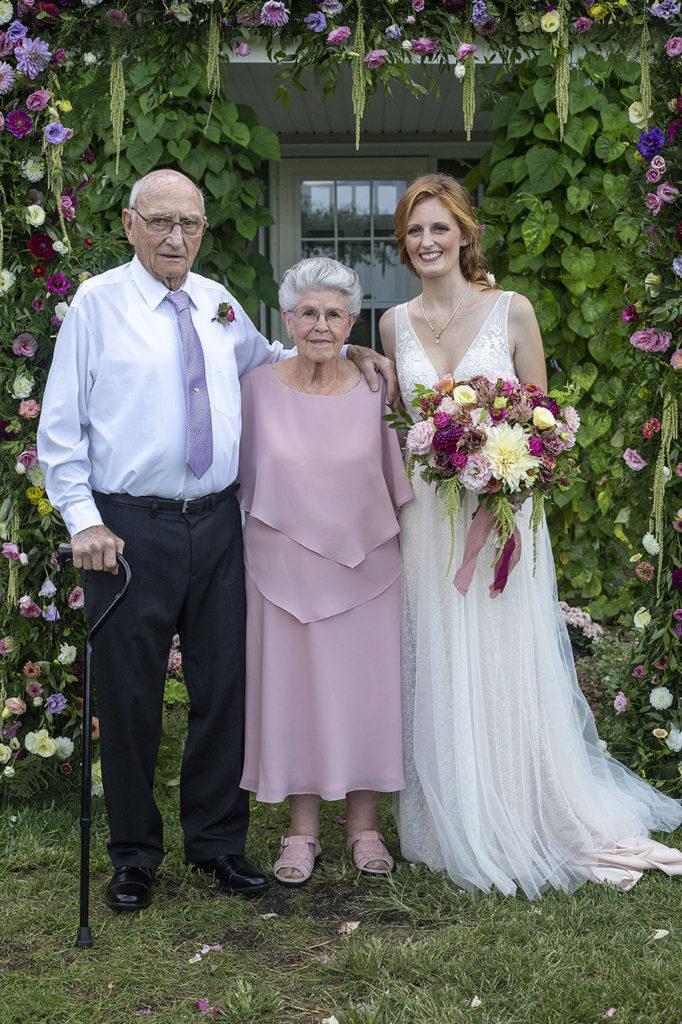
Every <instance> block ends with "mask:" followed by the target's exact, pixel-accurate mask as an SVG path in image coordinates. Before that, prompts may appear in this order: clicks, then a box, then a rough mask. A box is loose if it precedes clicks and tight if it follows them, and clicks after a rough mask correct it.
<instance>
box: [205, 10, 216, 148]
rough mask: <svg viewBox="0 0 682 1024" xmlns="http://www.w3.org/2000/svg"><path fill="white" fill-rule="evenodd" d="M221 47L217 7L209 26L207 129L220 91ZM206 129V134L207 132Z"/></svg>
mask: <svg viewBox="0 0 682 1024" xmlns="http://www.w3.org/2000/svg"><path fill="white" fill-rule="evenodd" d="M219 45H220V28H219V25H218V15H217V14H216V12H215V7H212V8H211V18H210V21H209V25H208V52H207V54H206V86H207V88H208V93H209V96H210V102H209V107H208V117H207V118H206V128H208V125H209V122H210V120H211V114H212V112H213V101H214V99H215V98H216V96H217V95H218V89H219V88H220V65H219V62H218V47H219ZM206 128H204V133H205V132H206Z"/></svg>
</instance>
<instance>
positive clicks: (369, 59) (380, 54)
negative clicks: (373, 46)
mask: <svg viewBox="0 0 682 1024" xmlns="http://www.w3.org/2000/svg"><path fill="white" fill-rule="evenodd" d="M387 57H388V50H370V51H369V53H368V54H367V56H366V57H365V64H366V65H367V67H368V68H369V69H370V70H373V69H374V68H380V67H381V65H382V64H384V63H385V61H386V58H387Z"/></svg>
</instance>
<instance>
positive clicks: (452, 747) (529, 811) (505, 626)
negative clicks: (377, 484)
mask: <svg viewBox="0 0 682 1024" xmlns="http://www.w3.org/2000/svg"><path fill="white" fill-rule="evenodd" d="M512 294H513V293H511V292H502V293H501V294H500V295H499V297H498V299H497V301H496V303H495V305H494V306H493V308H492V310H491V312H490V314H489V316H488V318H487V320H486V321H485V323H484V324H483V326H482V327H481V330H480V331H479V333H478V335H477V336H476V338H475V339H474V341H473V342H472V344H471V346H470V348H469V350H468V351H467V352H466V354H465V355H464V358H463V359H462V361H461V362H460V364H459V366H457V367H456V368H454V369H455V377H456V379H458V380H463V379H466V378H468V377H471V376H473V375H475V374H484V375H485V376H487V377H491V378H493V379H497V377H498V376H504V377H509V376H511V375H514V373H515V370H514V364H513V361H512V359H511V356H510V351H509V345H508V341H507V314H508V310H509V303H510V300H511V296H512ZM396 340H397V352H396V363H397V371H398V379H399V382H400V389H401V392H402V396H403V400H404V402H405V404H406V406H407V407H408V408H411V407H410V406H409V402H410V400H411V398H412V395H413V389H414V386H415V385H416V384H424V385H426V386H429V387H431V386H433V384H434V383H435V382H436V380H437V378H438V375H437V373H436V371H435V369H434V368H433V366H432V364H431V362H430V361H429V359H428V357H427V356H426V353H425V351H424V349H423V348H422V346H421V344H420V342H419V340H418V339H417V337H416V335H415V333H414V330H413V328H412V326H411V323H410V320H409V316H408V313H407V306H406V305H403V306H399V307H397V309H396ZM414 492H415V496H416V500H415V501H413V502H410V503H409V504H408V505H406V506H405V508H404V509H403V511H402V513H401V546H402V552H403V562H404V612H403V614H404V619H403V651H402V657H403V723H404V725H403V729H404V739H403V743H404V767H405V779H406V788H405V790H403V791H402V792H401V793H399V794H398V795H397V797H396V801H395V802H396V818H397V821H398V828H399V832H400V842H401V849H402V853H403V856H404V857H405V858H406V859H407V860H410V861H417V862H423V863H425V864H426V865H428V867H429V868H431V870H432V871H444V870H445V871H447V873H448V875H449V876H450V877H451V878H452V879H453V880H454V881H455V882H456V883H457V884H458V885H460V886H462V887H463V888H466V889H472V888H479V889H484V890H489V889H490V888H491V887H492V886H495V887H497V889H498V890H499V891H500V892H502V893H507V894H512V893H514V892H515V891H516V889H517V887H520V888H521V889H522V890H523V891H524V892H525V893H526V894H527V896H528V897H530V898H535V897H538V896H539V895H540V893H541V892H542V890H543V889H545V888H546V887H548V886H553V887H555V888H562V889H565V890H572V889H575V888H577V887H578V886H579V885H581V884H582V883H583V882H584V881H585V880H586V879H587V878H593V879H597V880H601V881H609V882H612V883H614V884H616V885H619V886H621V887H622V888H630V886H631V885H633V884H634V883H635V882H636V881H637V879H638V878H639V877H640V875H641V872H642V870H643V869H645V868H650V867H659V868H662V869H663V870H665V871H667V872H668V873H669V874H682V854H680V853H679V852H678V851H677V850H674V849H669V848H668V847H665V846H662V845H661V844H659V843H655V842H653V841H651V840H649V839H648V833H649V830H652V829H654V830H655V829H662V830H665V831H671V830H672V829H674V828H676V827H677V825H679V824H680V822H682V805H681V804H680V802H678V801H676V800H672V799H670V798H669V797H666V796H663V795H662V794H661V793H659V792H658V791H657V790H656V789H654V788H653V787H652V786H650V785H648V784H647V783H646V782H644V781H643V780H642V779H641V778H639V777H638V776H636V775H634V774H633V773H632V772H630V771H629V770H628V769H627V768H625V767H624V766H623V765H621V764H619V763H618V762H617V761H615V760H613V759H611V758H610V757H608V756H605V754H604V753H603V752H602V750H601V749H600V747H599V740H598V736H597V732H596V729H595V725H594V720H593V717H592V713H591V711H590V709H589V707H588V705H587V702H586V701H585V698H584V697H583V695H582V693H581V691H580V689H579V687H578V682H577V679H576V675H575V669H574V665H573V658H572V654H571V647H570V643H569V639H568V634H567V631H566V627H565V625H564V622H563V618H562V615H561V611H560V609H559V607H558V603H557V592H556V581H555V575H554V563H553V560H552V552H551V548H550V542H549V536H548V533H547V529H546V527H545V526H544V525H543V526H542V527H541V528H540V530H539V531H538V536H537V565H536V570H535V575H533V543H532V534H531V532H530V530H529V529H528V512H529V509H528V508H525V507H524V508H523V509H522V510H521V513H520V514H519V516H518V517H517V521H518V522H519V527H520V531H521V535H522V542H523V549H522V555H521V559H520V561H519V563H518V565H517V566H516V568H515V569H514V570H513V571H512V572H511V574H510V576H509V581H508V583H507V586H506V588H505V590H504V591H503V593H502V594H501V595H500V596H498V597H497V598H495V599H491V598H490V596H489V591H488V586H489V584H490V582H491V580H492V570H491V568H490V565H491V562H492V558H493V548H492V543H491V541H490V540H488V541H487V542H486V544H485V546H484V547H483V550H482V551H481V554H480V556H479V560H478V567H477V569H476V572H475V574H474V578H473V580H472V583H471V586H470V589H469V592H468V594H467V596H466V597H462V596H461V595H460V594H459V592H458V591H457V590H456V589H455V587H454V586H453V583H452V578H453V576H454V573H455V571H456V569H457V566H458V565H459V561H460V559H461V555H462V551H463V548H464V539H465V536H466V532H467V528H468V526H469V523H470V522H471V519H472V517H473V515H474V513H475V511H476V509H477V507H478V501H477V499H476V497H475V496H474V495H472V494H467V496H466V498H465V500H464V503H463V509H462V513H463V514H462V520H463V521H462V523H461V524H457V525H456V548H455V559H454V561H453V567H452V569H451V571H450V573H449V574H448V575H446V569H447V561H448V554H449V551H450V526H449V522H448V520H447V518H445V519H444V518H443V514H442V508H441V507H440V504H439V501H438V499H437V497H436V494H435V489H434V488H433V487H432V486H427V485H426V484H425V483H424V482H423V481H422V480H421V479H420V478H419V477H418V474H417V475H415V480H414ZM526 505H527V506H529V505H530V502H527V503H526Z"/></svg>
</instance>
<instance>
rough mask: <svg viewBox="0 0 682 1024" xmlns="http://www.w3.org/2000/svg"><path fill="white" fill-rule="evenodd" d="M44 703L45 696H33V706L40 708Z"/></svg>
mask: <svg viewBox="0 0 682 1024" xmlns="http://www.w3.org/2000/svg"><path fill="white" fill-rule="evenodd" d="M42 703H43V698H42V697H34V698H33V707H34V708H39V707H40V705H41V704H42Z"/></svg>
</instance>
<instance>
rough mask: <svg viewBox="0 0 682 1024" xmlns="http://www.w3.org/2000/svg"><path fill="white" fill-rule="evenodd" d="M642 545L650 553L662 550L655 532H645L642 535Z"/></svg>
mask: <svg viewBox="0 0 682 1024" xmlns="http://www.w3.org/2000/svg"><path fill="white" fill-rule="evenodd" d="M642 546H643V547H644V549H645V550H646V551H648V553H649V554H650V555H657V554H658V552H659V551H660V550H661V545H660V544H659V543H658V541H657V540H656V538H655V537H654V535H653V533H645V534H644V536H643V537H642Z"/></svg>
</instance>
